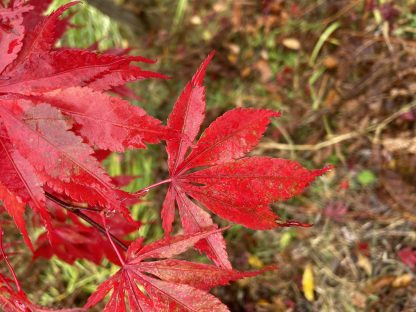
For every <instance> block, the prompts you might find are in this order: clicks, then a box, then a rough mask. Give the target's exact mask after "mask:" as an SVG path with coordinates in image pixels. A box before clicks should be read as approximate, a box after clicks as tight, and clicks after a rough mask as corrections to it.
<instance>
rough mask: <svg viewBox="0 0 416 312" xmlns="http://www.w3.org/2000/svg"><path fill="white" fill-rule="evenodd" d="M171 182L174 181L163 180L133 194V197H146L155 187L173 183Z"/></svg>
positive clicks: (170, 179)
mask: <svg viewBox="0 0 416 312" xmlns="http://www.w3.org/2000/svg"><path fill="white" fill-rule="evenodd" d="M171 181H172V178H169V179H165V180H163V181H159V182H157V183H154V184H152V185H149V186H146V187H145V188H142V189H141V190H138V191H137V192H135V193H133V195H135V196H139V197H140V196H143V195H145V194H146V193H147V192H149V191H150V190H151V189H152V188H155V187H157V186H159V185H162V184H166V183H169V182H171Z"/></svg>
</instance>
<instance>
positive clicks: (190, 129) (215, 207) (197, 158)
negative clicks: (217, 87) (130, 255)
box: [162, 53, 328, 268]
mask: <svg viewBox="0 0 416 312" xmlns="http://www.w3.org/2000/svg"><path fill="white" fill-rule="evenodd" d="M212 57H213V53H211V54H210V55H209V56H208V57H207V59H206V60H205V61H204V62H203V63H202V65H201V66H200V68H199V69H198V70H197V72H196V73H195V75H194V76H193V78H192V80H191V81H190V82H188V84H187V85H186V87H185V89H184V90H183V91H182V93H181V94H180V96H179V98H178V100H177V101H176V104H175V106H174V108H173V111H172V113H171V114H170V116H169V119H168V126H169V127H170V128H171V129H174V130H177V131H178V132H179V133H181V134H182V135H181V136H180V137H179V139H178V140H172V141H169V142H167V147H166V150H167V153H168V157H169V159H168V162H169V172H170V178H169V179H168V181H170V186H169V189H168V192H167V194H166V198H165V201H164V203H163V210H162V219H163V228H164V230H165V233H166V234H169V233H170V232H171V229H172V222H173V219H174V215H175V213H174V210H175V205H177V206H178V209H179V215H180V218H181V222H182V225H183V227H184V229H185V231H186V232H187V233H195V232H199V231H201V229H203V228H204V227H207V226H210V225H212V224H213V221H212V219H211V217H210V216H209V214H208V213H207V212H205V211H204V210H202V209H201V208H200V207H199V206H198V205H197V204H196V203H194V202H193V201H192V200H191V199H190V197H192V198H193V199H194V200H196V201H198V202H199V203H200V204H202V205H204V206H205V207H206V208H208V209H209V210H210V211H212V212H213V213H215V214H217V215H218V216H220V217H222V218H224V219H227V220H229V221H232V222H236V223H239V224H242V225H244V226H246V227H249V228H252V229H260V230H265V229H272V228H274V227H276V226H278V224H277V223H276V220H277V219H278V217H277V216H276V215H275V214H274V213H273V212H272V211H271V209H270V207H269V204H271V203H273V202H275V201H280V200H287V199H289V198H291V197H293V196H295V195H298V194H300V193H302V192H303V190H304V189H305V187H307V186H308V185H309V184H310V183H311V182H312V181H313V180H314V179H315V178H316V177H317V176H319V175H321V174H323V173H324V172H326V171H327V170H328V168H324V169H320V170H312V171H310V170H307V169H305V168H303V167H302V166H301V165H300V164H298V163H296V162H294V161H290V160H285V159H279V158H271V157H259V156H256V157H245V156H247V154H248V153H249V152H250V151H251V150H252V149H253V148H254V147H255V146H256V145H257V144H258V142H259V140H260V139H261V137H262V135H263V133H264V132H265V130H266V128H267V125H268V124H269V122H270V118H272V117H278V116H279V115H280V114H279V113H277V112H274V111H271V110H266V109H250V108H237V109H233V110H231V111H228V112H227V113H225V114H224V115H223V116H221V117H219V118H218V119H217V120H215V121H214V122H213V123H212V124H211V125H210V126H209V127H208V128H207V129H206V130H205V131H204V133H203V134H202V135H201V137H200V139H199V140H198V142H197V143H196V144H194V143H193V141H194V140H195V138H196V136H197V134H198V132H199V129H200V126H201V124H202V122H203V120H204V117H205V89H204V86H203V85H202V84H203V79H204V74H205V70H206V68H207V66H208V63H209V62H210V60H211V59H212ZM196 248H197V249H199V250H200V251H203V252H205V253H207V255H208V256H209V257H210V258H211V259H212V260H213V261H214V262H215V263H216V264H217V265H219V266H221V267H223V268H230V267H231V266H230V263H229V261H228V257H227V253H226V251H225V242H224V240H223V238H222V236H221V234H220V233H216V234H213V235H212V236H209V237H208V238H207V239H205V240H203V241H201V242H200V243H198V244H197V245H196Z"/></svg>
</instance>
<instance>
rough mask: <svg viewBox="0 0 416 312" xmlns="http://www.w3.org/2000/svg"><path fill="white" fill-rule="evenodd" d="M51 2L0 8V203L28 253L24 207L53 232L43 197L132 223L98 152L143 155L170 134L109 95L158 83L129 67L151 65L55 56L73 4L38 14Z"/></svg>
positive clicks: (122, 57)
mask: <svg viewBox="0 0 416 312" xmlns="http://www.w3.org/2000/svg"><path fill="white" fill-rule="evenodd" d="M49 3H50V1H49V0H47V1H40V0H30V1H10V2H9V4H8V5H7V6H2V7H0V54H1V58H0V134H1V135H0V155H1V156H2V158H1V159H2V162H1V164H0V169H2V175H1V177H0V199H1V200H3V201H4V202H5V208H6V210H7V211H8V213H9V214H10V215H11V216H12V217H13V219H14V221H15V222H16V224H17V226H18V227H19V229H20V230H21V232H22V234H23V236H24V239H25V242H26V243H27V244H28V245H29V246H30V247H32V246H31V243H30V240H29V237H28V235H27V231H26V227H25V224H24V219H23V214H24V210H25V206H26V205H30V206H31V208H32V209H34V211H35V212H36V213H37V214H39V215H41V216H42V219H43V220H44V223H45V225H46V226H47V227H48V229H49V230H50V229H51V220H50V216H49V215H48V211H47V209H46V205H45V202H46V198H45V192H48V193H53V194H59V195H60V196H62V197H66V198H69V199H70V201H73V202H83V203H87V204H89V205H92V206H100V207H102V208H105V209H109V210H117V211H121V212H123V213H124V214H125V216H126V217H128V212H127V210H126V209H125V203H126V202H125V200H126V198H128V197H129V196H127V194H126V193H123V192H121V191H119V190H117V188H116V187H115V186H114V184H113V183H112V180H111V179H110V177H109V176H108V175H107V173H106V172H105V171H104V169H103V168H102V167H101V164H100V163H99V161H98V160H97V159H96V158H95V157H94V149H104V150H110V151H119V152H122V151H124V150H126V149H127V148H144V147H145V146H146V144H147V143H158V142H160V140H162V139H166V138H168V137H170V136H171V135H172V133H173V132H172V131H167V129H166V128H165V127H164V126H163V125H161V122H160V121H159V120H157V119H155V118H153V117H151V116H149V115H148V114H147V113H146V112H145V111H144V110H143V109H141V108H139V107H135V106H132V105H130V104H129V103H128V102H126V101H124V100H122V99H120V98H115V97H111V96H109V95H108V94H106V93H105V91H107V90H111V89H112V88H116V87H119V86H123V85H124V84H125V83H127V82H129V81H134V80H141V79H145V78H163V77H164V76H162V75H160V74H157V73H154V72H149V71H145V70H142V69H141V68H140V67H138V66H136V65H134V63H135V62H146V63H152V62H153V61H151V60H149V59H146V58H143V57H140V56H130V55H127V54H125V53H122V54H115V53H113V54H101V53H97V52H93V51H88V50H78V49H67V48H59V49H58V48H55V47H54V45H55V43H56V41H57V40H58V39H59V38H60V36H61V35H62V34H63V32H64V31H65V29H66V28H67V27H68V25H69V17H68V16H67V17H65V18H60V17H61V15H62V14H63V13H64V12H65V11H66V10H67V9H68V8H70V7H72V6H73V5H75V4H76V3H77V2H71V3H68V4H66V5H64V6H62V7H61V8H59V9H58V10H56V11H55V12H53V13H52V14H51V15H49V16H43V14H42V13H43V11H44V10H45V9H46V7H47V5H48V4H49ZM3 159H4V161H3Z"/></svg>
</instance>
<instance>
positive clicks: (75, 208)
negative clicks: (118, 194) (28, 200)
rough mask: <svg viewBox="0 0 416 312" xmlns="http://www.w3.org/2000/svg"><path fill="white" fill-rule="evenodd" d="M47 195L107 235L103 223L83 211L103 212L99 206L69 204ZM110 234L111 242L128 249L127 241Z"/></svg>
mask: <svg viewBox="0 0 416 312" xmlns="http://www.w3.org/2000/svg"><path fill="white" fill-rule="evenodd" d="M45 196H46V198H47V199H49V200H50V201H53V202H54V203H55V204H57V205H58V206H60V207H62V208H64V209H65V210H68V211H70V212H72V213H73V214H74V215H76V216H77V217H79V218H81V219H82V220H84V221H85V222H87V223H88V224H90V225H91V226H92V227H94V228H96V229H97V230H98V231H99V232H100V233H101V234H103V235H107V232H108V231H107V230H106V229H105V228H104V227H103V226H102V225H101V224H99V223H98V222H96V221H94V220H93V219H91V218H90V217H89V216H87V215H86V214H85V213H83V212H82V211H81V209H84V210H88V211H93V212H97V211H100V212H101V211H102V210H99V209H98V208H88V207H78V206H77V205H72V204H68V203H67V202H65V201H63V200H61V199H59V198H57V197H55V196H54V195H52V194H50V193H45ZM108 235H109V236H110V237H111V241H110V242H114V243H116V244H117V245H118V246H119V247H120V248H121V249H123V250H124V251H127V249H128V246H127V245H126V244H125V243H123V242H122V241H121V240H120V239H119V238H117V237H116V236H114V235H113V234H111V233H109V232H108ZM108 235H107V236H108Z"/></svg>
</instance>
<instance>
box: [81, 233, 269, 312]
mask: <svg viewBox="0 0 416 312" xmlns="http://www.w3.org/2000/svg"><path fill="white" fill-rule="evenodd" d="M219 232H220V230H209V229H208V230H205V231H203V232H199V233H194V234H188V235H178V236H175V237H167V238H164V239H162V240H160V241H157V242H155V243H152V244H149V245H146V246H144V247H143V246H142V244H141V240H138V241H137V242H136V243H133V244H131V245H130V247H129V250H128V252H127V261H126V263H125V264H124V265H123V266H122V267H121V269H120V270H119V271H118V272H117V273H116V274H115V275H113V276H112V277H111V278H110V279H108V280H107V281H105V282H104V283H103V284H101V285H100V286H99V287H98V288H97V290H96V291H95V292H94V293H93V294H92V295H91V296H90V298H89V299H88V301H87V304H86V305H85V308H87V309H88V308H91V307H92V306H94V305H96V304H97V303H98V302H99V301H101V300H103V299H104V297H105V296H106V295H107V294H108V293H109V292H110V291H112V294H111V296H110V299H109V301H108V302H107V304H106V306H105V308H104V311H105V312H106V311H114V312H119V311H127V310H128V308H129V311H207V312H208V311H210V312H211V311H228V308H227V307H226V306H225V305H223V304H222V303H221V302H220V301H219V300H218V299H217V298H215V297H214V296H213V295H211V294H209V293H208V292H207V291H208V290H210V289H211V288H213V287H215V286H219V285H226V284H228V283H229V282H231V281H235V280H237V279H241V278H245V277H250V276H255V275H258V274H260V273H261V272H263V271H264V270H263V271H255V272H239V271H235V270H231V269H223V268H219V267H217V266H213V265H209V264H200V263H192V262H188V261H184V260H174V259H165V258H171V257H174V256H176V255H179V254H181V253H183V252H184V251H186V250H187V249H189V248H190V247H192V246H193V245H194V244H196V243H197V242H198V241H200V240H201V239H206V238H207V237H208V236H211V235H215V234H217V233H219ZM151 259H152V261H149V260H151ZM156 259H161V260H156ZM270 269H274V268H273V267H269V268H266V269H265V270H270ZM139 285H140V286H141V287H143V288H139ZM143 289H144V290H145V293H144V292H143ZM126 301H127V302H126Z"/></svg>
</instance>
